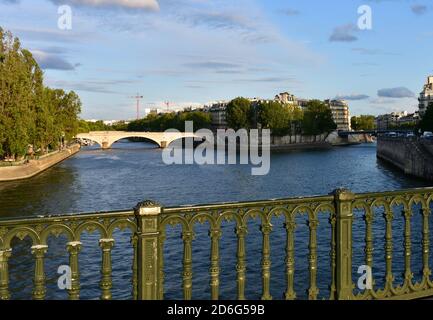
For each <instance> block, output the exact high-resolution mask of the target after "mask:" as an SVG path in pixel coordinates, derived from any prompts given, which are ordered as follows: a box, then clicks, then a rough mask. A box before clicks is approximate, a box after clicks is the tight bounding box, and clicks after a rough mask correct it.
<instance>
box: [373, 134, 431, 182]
mask: <svg viewBox="0 0 433 320" xmlns="http://www.w3.org/2000/svg"><path fill="white" fill-rule="evenodd" d="M432 146H433V144H432V142H431V141H427V140H422V139H416V138H403V137H402V138H393V137H379V138H378V140H377V157H378V158H379V159H382V160H384V161H386V162H388V163H391V164H392V165H394V166H395V167H397V168H399V169H400V170H402V171H404V173H406V174H408V175H412V176H416V177H419V178H423V179H427V180H433V153H432V152H433V147H432Z"/></svg>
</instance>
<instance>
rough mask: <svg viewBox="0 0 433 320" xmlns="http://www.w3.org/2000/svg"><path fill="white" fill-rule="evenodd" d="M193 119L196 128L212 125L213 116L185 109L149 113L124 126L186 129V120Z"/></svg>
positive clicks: (156, 130) (135, 128)
mask: <svg viewBox="0 0 433 320" xmlns="http://www.w3.org/2000/svg"><path fill="white" fill-rule="evenodd" d="M186 121H192V122H193V124H194V130H198V129H208V128H210V127H211V122H212V119H211V116H210V114H209V113H206V112H203V111H185V112H179V113H165V114H153V113H151V114H149V115H148V116H147V117H146V118H144V119H139V120H136V121H132V122H130V123H129V124H128V125H127V126H122V128H123V129H124V130H125V129H126V130H127V131H154V132H162V131H165V130H168V129H177V130H179V131H185V122H186Z"/></svg>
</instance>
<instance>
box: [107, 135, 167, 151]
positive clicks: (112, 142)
mask: <svg viewBox="0 0 433 320" xmlns="http://www.w3.org/2000/svg"><path fill="white" fill-rule="evenodd" d="M129 138H142V139H146V140H149V141H152V142H153V143H155V144H156V145H157V146H158V148H161V143H160V141H157V140H155V139H152V138H148V137H143V136H136V135H130V136H127V137H119V138H118V139H115V140H113V141H110V142H111V143H110V146H109V147H108V148H105V149H110V148H111V147H112V146H113V144H115V143H116V142H119V141H120V140H123V139H129Z"/></svg>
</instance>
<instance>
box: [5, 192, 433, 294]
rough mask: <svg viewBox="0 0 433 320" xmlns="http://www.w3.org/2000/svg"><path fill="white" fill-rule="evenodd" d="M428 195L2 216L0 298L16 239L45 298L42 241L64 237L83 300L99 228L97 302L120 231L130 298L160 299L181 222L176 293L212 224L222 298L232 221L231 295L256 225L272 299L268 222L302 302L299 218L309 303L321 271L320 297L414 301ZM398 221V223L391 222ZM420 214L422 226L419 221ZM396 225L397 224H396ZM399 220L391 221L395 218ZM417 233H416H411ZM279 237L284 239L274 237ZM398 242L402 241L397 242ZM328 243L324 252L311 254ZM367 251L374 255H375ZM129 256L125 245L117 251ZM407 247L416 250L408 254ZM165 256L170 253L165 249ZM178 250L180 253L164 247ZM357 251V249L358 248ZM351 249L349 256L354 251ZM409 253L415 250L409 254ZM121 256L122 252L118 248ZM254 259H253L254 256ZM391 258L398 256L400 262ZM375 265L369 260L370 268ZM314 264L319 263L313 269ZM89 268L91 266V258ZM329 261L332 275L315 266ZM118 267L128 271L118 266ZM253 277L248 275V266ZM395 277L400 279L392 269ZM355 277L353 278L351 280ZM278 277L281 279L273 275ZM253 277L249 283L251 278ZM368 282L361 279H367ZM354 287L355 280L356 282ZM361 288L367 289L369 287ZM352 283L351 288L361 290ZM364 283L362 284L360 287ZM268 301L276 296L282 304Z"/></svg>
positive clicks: (426, 272)
mask: <svg viewBox="0 0 433 320" xmlns="http://www.w3.org/2000/svg"><path fill="white" fill-rule="evenodd" d="M432 199H433V188H425V189H412V190H404V191H392V192H383V193H367V194H353V193H351V192H350V191H347V190H343V189H341V190H336V191H335V192H334V193H332V194H331V195H328V196H319V197H310V198H291V199H279V200H266V201H256V202H244V203H227V204H216V205H204V206H191V207H177V208H164V207H162V206H161V205H159V204H158V203H155V202H152V201H146V202H143V203H140V204H138V205H137V207H136V208H135V209H134V211H121V212H111V213H110V212H108V213H93V214H83V215H68V216H50V217H37V218H25V219H3V220H0V299H10V298H11V293H10V283H9V282H10V280H9V279H10V275H9V258H10V256H11V253H12V249H13V248H12V247H13V246H12V243H13V241H12V240H13V239H15V238H18V239H20V240H23V239H25V238H26V237H29V238H30V239H31V241H32V246H31V252H32V254H33V257H34V277H33V291H32V296H33V298H34V299H44V298H46V293H47V292H46V291H47V289H46V275H45V270H44V267H45V258H46V253H47V249H48V245H47V243H48V238H49V237H51V236H55V237H59V236H60V235H65V236H66V237H67V244H66V249H67V252H68V253H69V267H70V286H69V288H68V294H69V298H70V299H79V297H80V266H79V253H80V250H81V247H82V243H81V235H82V233H83V232H85V231H88V232H93V231H99V233H100V238H99V246H100V248H101V255H102V258H101V260H102V263H101V267H100V272H101V278H100V291H101V294H100V298H101V299H104V300H105V299H111V298H112V292H111V291H112V286H113V284H112V261H111V260H112V248H113V246H114V244H115V241H114V236H113V233H114V232H115V230H118V229H121V230H123V229H125V228H126V229H129V230H130V231H131V232H132V236H131V246H130V248H131V249H133V250H132V252H133V257H130V258H132V259H131V260H132V266H131V269H132V278H131V283H132V288H133V290H132V291H133V292H132V298H133V299H164V295H165V293H166V292H165V291H166V288H165V284H164V278H165V276H166V272H165V270H166V266H165V265H164V260H166V261H165V264H167V265H169V266H171V265H174V264H175V261H172V260H170V261H167V259H164V252H165V250H164V246H165V240H166V238H167V235H168V231H167V227H168V226H173V225H176V226H180V227H181V234H182V243H181V245H183V251H182V267H183V270H182V273H181V278H182V279H181V280H182V288H183V298H184V299H185V300H189V299H192V298H194V297H193V290H192V288H193V252H194V251H193V240H194V236H195V229H194V227H195V226H196V225H197V224H204V223H206V224H208V226H209V233H208V236H209V238H208V239H209V240H208V241H209V242H210V254H209V257H210V258H209V269H208V275H209V288H210V292H209V294H210V296H209V297H208V298H211V299H214V300H216V299H219V298H220V297H221V293H220V288H221V286H220V284H221V265H223V266H224V264H225V263H226V260H225V257H221V254H220V249H221V248H220V247H221V238H222V237H223V236H224V234H223V229H224V228H223V226H222V225H223V223H224V222H227V221H231V222H232V223H234V225H235V235H236V242H237V243H236V257H235V259H236V267H235V270H233V271H234V272H235V274H236V283H235V284H234V285H233V284H232V285H231V287H230V288H232V289H233V291H236V295H237V299H239V300H243V299H246V298H248V297H247V294H246V284H247V280H248V277H247V275H249V273H248V272H247V271H248V270H247V261H248V259H247V258H249V255H250V254H251V253H249V252H247V244H248V241H249V239H248V231H249V222H250V221H252V220H257V219H258V220H259V221H260V232H261V248H260V249H261V253H260V270H259V273H260V274H259V277H256V278H254V279H253V280H252V281H257V279H259V278H260V280H261V298H262V299H264V300H269V299H272V298H273V297H272V295H271V283H272V282H271V237H272V235H273V233H275V229H274V225H273V221H276V222H277V223H280V222H282V223H283V224H284V225H283V227H284V229H281V230H284V233H285V234H284V241H285V250H284V251H285V257H284V264H282V263H281V262H282V261H279V264H280V265H281V266H282V267H283V268H284V270H282V271H283V272H284V275H285V279H284V287H285V289H284V293H283V292H281V296H283V298H285V299H288V300H292V299H296V298H302V294H303V293H302V292H300V291H299V290H298V289H297V285H296V284H297V283H299V279H296V277H297V276H298V275H296V273H295V271H296V270H295V265H296V264H295V262H296V260H297V259H298V260H299V259H301V257H300V254H298V253H299V252H300V248H299V247H298V246H297V245H296V241H295V240H296V237H297V233H296V232H297V229H298V228H299V226H298V225H297V221H298V218H299V217H300V216H305V217H306V221H307V226H308V230H304V233H307V234H303V235H302V236H303V238H302V239H305V241H306V242H307V243H308V249H307V251H306V252H305V254H303V255H304V256H305V258H306V264H307V265H305V266H302V268H303V269H304V270H305V271H306V272H305V276H306V279H302V280H301V281H303V282H306V283H308V289H307V295H306V298H308V299H310V300H315V299H318V298H320V296H319V285H318V275H319V274H318V272H319V273H320V275H321V276H323V277H324V278H325V280H326V281H325V282H326V283H327V286H328V288H329V291H327V292H329V294H328V293H327V296H326V298H329V299H331V300H333V299H338V300H343V299H392V298H397V299H411V298H420V297H425V296H432V295H433V283H432V281H431V278H430V276H431V271H430V267H429V261H430V259H431V257H430V234H431V233H430V226H429V219H430V213H431V208H430V206H431V204H432ZM400 213H401V215H402V217H403V219H402V220H401V219H400V220H401V221H400V220H399V219H397V217H399V216H400ZM417 217H420V219H421V220H420V221H419V222H417V221H418V220H416V218H417ZM397 220H399V221H397ZM323 221H325V223H326V221H327V223H328V224H329V225H328V228H327V229H326V230H328V231H326V236H329V242H328V243H325V244H323V243H320V241H318V236H321V234H319V233H318V225H319V222H320V223H323ZM396 221H397V222H396ZM417 230H418V231H417ZM281 239H283V238H281ZM400 239H401V240H403V241H402V242H400V243H399V240H400ZM319 245H326V248H327V249H326V252H327V253H328V254H325V255H324V254H322V251H320V250H318V246H319ZM373 248H375V249H377V250H376V252H375V251H374V250H373ZM121 249H122V250H126V249H129V248H124V247H122V248H121ZM412 249H414V250H412ZM166 250H167V248H166ZM168 250H177V247H176V248H175V247H173V248H168ZM361 250H362V251H363V252H360V251H361ZM354 251H355V252H354ZM413 251H414V252H415V253H416V254H414V253H413ZM125 252H126V251H125ZM254 258H256V257H254ZM398 258H402V259H400V260H403V261H400V262H399V261H398V260H399V259H398ZM373 260H374V261H375V263H373ZM319 262H320V263H319ZM92 263H96V261H92ZM324 263H327V264H329V271H323V270H322V269H320V268H319V266H323V264H324ZM360 266H364V267H366V268H367V269H368V268H370V270H371V276H372V277H371V279H370V280H371V287H368V286H367V287H365V286H364V287H363V286H358V287H355V283H354V281H353V278H354V276H355V275H356V274H357V272H358V268H359V267H360ZM413 266H415V267H419V270H416V271H419V274H420V276H419V277H418V279H415V277H414V274H413V273H412V270H413ZM122 267H125V266H122ZM250 271H251V270H250ZM400 271H401V273H402V277H401V278H402V279H401V281H400V282H399V281H398V280H397V279H396V278H397V277H396V275H398V272H400ZM355 277H356V276H355ZM279 280H280V281H282V279H279ZM250 281H251V278H250ZM366 281H367V282H368V279H367V280H366ZM355 282H356V281H355ZM367 282H366V283H367ZM358 283H359V281H358V282H357V283H356V284H358ZM361 284H363V283H361ZM281 296H275V297H274V298H281Z"/></svg>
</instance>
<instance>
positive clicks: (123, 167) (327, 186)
mask: <svg viewBox="0 0 433 320" xmlns="http://www.w3.org/2000/svg"><path fill="white" fill-rule="evenodd" d="M424 186H429V182H427V181H423V180H419V179H414V178H410V177H407V176H405V175H404V174H402V173H401V172H400V171H398V170H396V169H395V168H393V167H391V166H389V165H387V164H385V163H383V162H381V161H380V160H377V159H376V148H375V145H374V144H362V145H357V146H350V147H338V148H333V149H330V150H317V151H299V152H294V151H292V152H285V153H273V154H272V155H271V170H270V173H269V174H268V175H266V176H252V175H251V168H250V166H248V165H224V166H217V165H205V166H199V165H172V166H167V165H165V164H164V163H163V161H162V157H161V150H159V149H155V148H154V146H153V145H152V144H148V143H137V142H135V143H133V142H129V141H125V140H124V141H120V142H118V143H116V144H115V145H114V146H113V149H111V150H105V151H102V150H99V149H97V148H92V147H90V148H85V149H83V150H82V151H81V152H80V153H78V154H77V155H75V156H74V157H72V158H70V159H68V160H66V161H64V162H63V163H61V164H59V165H57V166H55V167H53V168H51V169H49V170H47V171H45V172H44V173H42V174H40V175H38V176H36V177H34V178H33V179H31V180H27V181H18V182H10V183H2V184H0V216H1V217H19V216H32V215H45V214H63V213H78V212H89V211H105V210H117V209H128V210H129V209H131V208H132V207H134V206H135V205H136V204H137V203H138V202H140V201H142V200H146V199H152V200H157V201H159V202H160V203H162V204H163V205H165V206H175V205H185V204H203V203H213V202H227V201H246V200H260V199H269V198H280V197H289V196H311V195H323V194H328V193H330V192H332V191H333V190H334V189H336V188H338V187H345V188H348V189H350V190H352V191H354V192H367V191H385V190H395V189H402V188H413V187H424ZM302 219H303V218H300V220H299V221H297V223H298V226H299V227H298V229H297V233H296V241H297V242H296V245H297V260H296V270H297V272H298V273H297V274H296V288H297V293H298V297H299V298H305V296H306V294H305V291H306V289H307V288H308V274H307V270H308V250H307V249H308V247H307V245H308V241H306V239H308V229H307V227H306V225H305V222H306V221H303V220H302ZM397 220H398V219H397ZM398 221H400V220H398ZM398 221H397V222H396V223H399V222H398ZM273 223H274V232H273V234H272V235H273V237H272V238H271V245H272V256H271V258H272V260H273V264H272V279H271V287H272V294H273V296H274V298H275V299H280V298H282V293H283V292H284V290H285V280H284V268H285V266H284V257H285V235H284V229H283V228H282V224H283V221H278V220H276V221H274V222H273ZM322 225H323V227H322V229H319V234H318V237H319V239H318V240H319V260H321V261H319V270H320V271H321V272H319V274H318V276H319V278H318V283H319V288H320V290H321V293H320V297H321V298H325V297H327V294H328V292H329V291H328V288H327V285H328V284H329V276H328V275H329V269H330V267H329V259H328V258H324V259H320V257H321V255H323V256H326V257H327V256H328V255H329V252H328V251H329V245H328V244H329V241H330V235H329V230H328V229H327V228H329V225H327V223H326V221H324V223H323V224H322ZM416 225H417V224H416V223H415V224H414V226H416ZM400 227H401V226H400ZM233 228H234V225H233V224H231V223H227V224H225V225H224V228H223V232H224V236H223V238H222V240H221V256H222V261H224V264H222V266H221V267H222V270H221V296H222V298H227V299H232V298H235V296H236V290H235V288H236V274H235V272H234V270H235V269H234V268H235V263H236V237H235V234H234V233H233ZM207 230H208V226H207V225H203V226H198V227H197V228H196V233H197V236H196V239H195V240H194V244H193V249H194V250H193V256H194V261H193V268H194V269H193V271H194V281H193V298H196V299H207V298H209V288H208V287H209V286H208V283H209V275H208V268H209V262H208V261H209V251H210V246H209V241H208V237H207ZM381 232H382V233H383V228H379V229H378V232H377V233H378V234H379V236H378V237H376V238H375V247H376V246H377V252H375V254H383V248H382V247H383V237H382V236H383V234H382V233H381ZM381 234H382V236H380V235H381ZM129 236H130V234H128V232H120V231H119V232H118V234H116V239H115V240H116V245H115V247H114V249H113V290H112V292H113V298H116V299H129V298H130V292H131V286H130V277H131V272H130V263H131V259H130V257H131V255H132V252H131V251H130V250H125V249H124V248H125V247H127V246H128V241H129ZM179 237H180V230H179V228H173V229H170V230H169V234H168V237H167V241H166V246H165V254H166V258H165V259H166V260H167V261H170V264H168V263H166V267H165V271H166V273H167V276H166V286H165V289H166V297H167V298H173V299H178V298H181V297H182V288H181V283H182V277H181V271H182V268H181V267H182V266H181V261H182V250H181V249H182V246H181V241H180V240H179ZM97 239H98V238H97V237H95V236H94V235H87V234H85V235H84V236H83V249H82V253H81V254H80V272H81V298H83V299H97V298H98V296H99V295H100V290H99V288H98V282H99V280H100V271H99V269H100V259H101V254H100V248H99V247H98V243H97V241H96V240H97ZM360 239H362V238H360ZM26 241H27V242H26ZM396 241H399V239H396ZM415 241H416V240H415ZM17 242H18V240H17ZM65 243H66V239H65V238H62V237H60V241H59V240H57V241H55V240H54V239H50V242H49V244H48V245H49V251H48V254H47V262H46V273H47V286H48V294H47V298H50V299H63V298H66V297H67V294H66V292H65V291H62V290H59V289H58V288H57V278H58V277H59V275H58V274H57V273H56V271H57V267H58V266H59V265H62V264H67V261H68V260H67V258H68V256H67V253H66V252H65V250H64V248H65ZM247 243H248V244H247V253H248V261H247V262H248V270H247V272H248V274H247V288H246V293H247V297H248V298H260V292H261V282H260V281H261V280H260V279H261V278H260V252H261V235H260V232H259V222H257V223H255V222H252V223H251V225H249V234H248V241H247ZM321 245H323V246H322V247H321ZM29 247H30V242H29V241H28V239H25V240H24V241H23V242H21V243H19V244H18V245H17V247H16V249H15V250H14V251H13V255H12V257H11V259H10V277H11V284H10V286H11V291H12V294H13V298H16V299H26V298H30V297H31V290H32V280H31V279H32V273H33V271H32V268H33V265H34V264H33V263H31V262H29V261H32V259H31V257H30V255H31V253H30V249H29ZM298 247H299V248H298ZM355 249H356V248H355ZM358 249H359V250H358V251H359V254H358V255H359V257H358V258H356V257H355V258H354V260H356V259H358V260H360V261H359V262H360V264H362V261H361V260H362V248H361V247H359V248H358ZM355 251H357V250H355ZM415 251H416V250H415ZM396 258H398V257H396ZM95 262H97V263H95ZM418 264H419V260H417V259H415V261H414V268H418V267H419V266H418ZM382 267H383V265H381V266H379V269H381V268H382ZM399 268H401V265H396V269H399ZM379 269H378V270H377V271H378V272H379V273H380V272H382V271H383V270H379ZM397 278H398V276H397ZM397 280H398V279H397ZM379 282H380V281H379Z"/></svg>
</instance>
